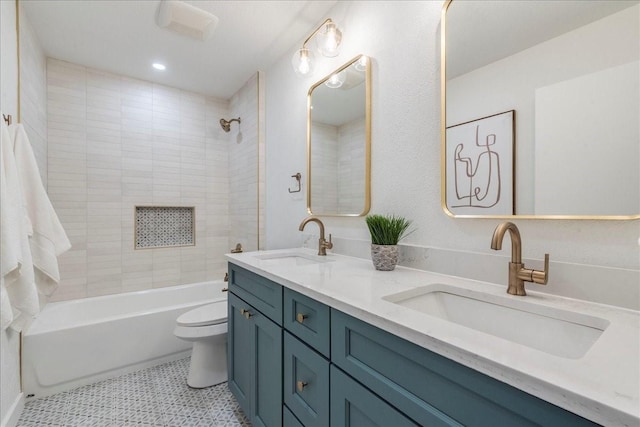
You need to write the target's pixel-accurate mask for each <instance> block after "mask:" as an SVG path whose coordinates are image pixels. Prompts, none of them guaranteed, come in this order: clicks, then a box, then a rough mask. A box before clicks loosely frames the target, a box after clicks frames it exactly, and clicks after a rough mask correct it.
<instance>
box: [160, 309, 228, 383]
mask: <svg viewBox="0 0 640 427" xmlns="http://www.w3.org/2000/svg"><path fill="white" fill-rule="evenodd" d="M173 333H174V335H175V336H176V337H178V338H180V339H183V340H185V341H191V342H193V351H192V352H191V366H190V367H189V376H188V378H187V384H188V385H189V387H193V388H204V387H209V386H212V385H216V384H220V383H222V382H225V381H227V302H226V301H219V302H214V303H212V304H207V305H203V306H202V307H198V308H196V309H194V310H191V311H189V312H187V313H184V314H182V315H181V316H179V317H178V319H177V320H176V329H175V330H174V331H173Z"/></svg>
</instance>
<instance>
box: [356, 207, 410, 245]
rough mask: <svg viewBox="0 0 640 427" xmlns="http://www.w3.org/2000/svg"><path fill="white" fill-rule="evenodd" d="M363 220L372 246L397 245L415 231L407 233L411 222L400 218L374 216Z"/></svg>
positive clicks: (394, 216)
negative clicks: (369, 234)
mask: <svg viewBox="0 0 640 427" xmlns="http://www.w3.org/2000/svg"><path fill="white" fill-rule="evenodd" d="M365 219H366V221H367V227H369V233H371V243H373V244H374V245H397V244H398V242H399V241H400V240H401V239H403V238H405V237H407V236H408V235H409V234H411V233H413V232H414V231H415V230H411V231H407V230H408V229H409V226H410V225H411V221H410V220H407V219H405V218H404V217H401V216H396V215H378V214H374V215H367V217H366V218H365Z"/></svg>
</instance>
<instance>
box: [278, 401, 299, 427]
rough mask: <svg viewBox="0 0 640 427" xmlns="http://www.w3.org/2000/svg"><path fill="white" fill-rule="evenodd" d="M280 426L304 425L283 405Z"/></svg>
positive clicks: (293, 426) (295, 426)
mask: <svg viewBox="0 0 640 427" xmlns="http://www.w3.org/2000/svg"><path fill="white" fill-rule="evenodd" d="M282 427H304V425H302V423H300V421H298V419H297V418H296V417H295V415H293V413H292V412H291V411H290V410H289V408H287V407H286V406H284V407H283V408H282Z"/></svg>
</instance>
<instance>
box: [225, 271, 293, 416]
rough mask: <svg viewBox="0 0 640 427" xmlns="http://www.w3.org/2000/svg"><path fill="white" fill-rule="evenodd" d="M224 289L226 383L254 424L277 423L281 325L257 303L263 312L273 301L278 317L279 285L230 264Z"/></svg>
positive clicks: (279, 392)
mask: <svg viewBox="0 0 640 427" xmlns="http://www.w3.org/2000/svg"><path fill="white" fill-rule="evenodd" d="M238 272H240V274H238ZM233 279H236V280H233ZM238 282H239V283H240V284H241V285H242V286H239V285H238ZM229 291H230V292H229V296H228V334H227V352H228V353H227V359H228V360H227V367H228V375H229V389H230V390H231V392H232V393H233V395H234V396H235V397H236V399H237V400H238V402H239V404H240V407H241V408H242V410H243V411H244V413H245V414H246V415H247V417H248V418H249V420H250V421H251V424H252V425H253V426H260V427H280V426H282V326H281V325H280V324H278V323H276V322H274V319H272V318H270V317H269V316H268V315H267V314H266V313H264V312H262V311H261V310H260V309H259V308H258V307H260V308H262V309H265V307H266V310H265V311H267V312H268V313H271V312H272V311H273V310H272V309H271V307H277V309H278V310H279V316H275V317H276V320H278V321H279V322H280V323H281V322H282V287H281V286H280V285H278V284H276V283H274V282H271V281H269V280H267V279H265V278H263V277H260V276H258V275H256V274H254V273H251V272H248V271H246V270H244V269H241V268H239V267H237V266H235V265H233V264H229ZM238 294H241V295H242V296H244V297H245V298H246V299H244V298H241V297H240V295H238ZM278 294H279V298H278V296H277V295H278ZM278 300H279V301H278Z"/></svg>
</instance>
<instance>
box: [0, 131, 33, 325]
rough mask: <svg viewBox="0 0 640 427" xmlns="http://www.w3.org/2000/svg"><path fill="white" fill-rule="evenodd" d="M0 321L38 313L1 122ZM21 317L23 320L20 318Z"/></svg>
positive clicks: (16, 321)
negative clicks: (0, 275)
mask: <svg viewBox="0 0 640 427" xmlns="http://www.w3.org/2000/svg"><path fill="white" fill-rule="evenodd" d="M0 132H1V133H0V145H1V147H0V148H1V153H2V159H1V161H0V167H1V171H0V180H1V181H2V182H1V183H0V187H1V188H0V192H1V193H2V194H0V197H1V198H2V202H1V203H0V246H1V252H0V265H1V268H0V273H1V274H2V277H1V280H0V309H1V310H2V313H0V321H1V325H2V329H3V330H4V329H6V327H7V326H9V324H12V323H13V324H12V326H13V327H14V328H17V329H18V330H19V328H20V325H21V324H22V323H23V322H24V321H28V319H24V317H25V316H26V317H27V318H30V317H33V316H35V315H36V314H37V313H38V312H39V310H40V307H39V303H38V293H37V289H36V285H35V282H34V274H33V265H32V262H31V251H30V249H29V235H28V231H29V229H30V228H31V226H30V224H29V220H28V217H27V215H26V210H25V206H24V200H23V198H22V191H21V189H22V185H21V183H20V177H19V174H18V168H17V165H16V162H15V157H14V153H13V141H12V139H11V136H10V133H9V130H8V129H7V126H6V124H5V123H4V121H3V122H2V123H1V129H0ZM22 314H24V316H22Z"/></svg>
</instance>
